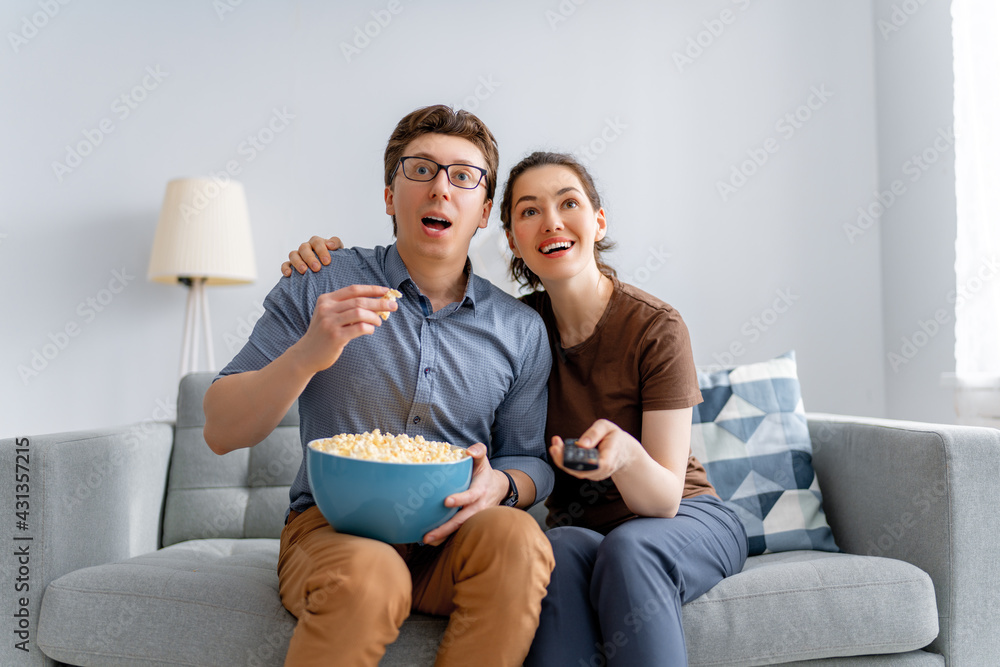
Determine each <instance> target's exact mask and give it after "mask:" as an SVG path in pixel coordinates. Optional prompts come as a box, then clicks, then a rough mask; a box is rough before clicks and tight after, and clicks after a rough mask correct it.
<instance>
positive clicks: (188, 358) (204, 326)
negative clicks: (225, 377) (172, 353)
mask: <svg viewBox="0 0 1000 667" xmlns="http://www.w3.org/2000/svg"><path fill="white" fill-rule="evenodd" d="M177 280H178V281H179V282H181V283H183V284H184V285H186V286H187V288H188V298H187V309H186V310H185V312H184V345H183V347H182V348H181V377H184V376H185V375H187V374H188V373H193V372H194V371H196V370H198V361H199V352H200V350H199V349H198V337H199V334H203V335H204V339H205V356H206V357H207V361H208V369H207V370H217V369H216V368H215V351H214V349H213V347H212V322H211V320H210V319H209V317H208V297H207V296H206V295H205V281H206V280H208V279H207V278H178V279H177Z"/></svg>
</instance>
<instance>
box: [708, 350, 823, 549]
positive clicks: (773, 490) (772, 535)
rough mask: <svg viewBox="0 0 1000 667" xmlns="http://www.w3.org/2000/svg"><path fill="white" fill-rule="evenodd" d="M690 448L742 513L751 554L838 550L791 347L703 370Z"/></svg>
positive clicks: (721, 492)
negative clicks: (758, 358) (751, 360)
mask: <svg viewBox="0 0 1000 667" xmlns="http://www.w3.org/2000/svg"><path fill="white" fill-rule="evenodd" d="M698 385H699V386H700V387H701V395H702V397H703V398H704V399H705V400H704V402H703V403H701V404H700V405H696V406H694V418H693V425H692V429H691V452H692V453H693V454H694V455H695V457H697V459H698V460H699V461H701V463H702V464H703V465H704V466H705V470H706V471H707V472H708V481H710V482H711V483H712V486H714V487H715V490H716V491H717V492H718V494H719V497H721V498H722V500H724V501H725V502H726V504H727V505H729V507H731V508H732V509H733V510H734V511H735V512H736V513H737V514H738V515H739V517H740V518H741V519H742V520H743V524H744V526H746V530H747V537H748V538H749V539H750V555H751V556H753V555H756V554H762V553H773V552H777V551H792V550H796V549H812V550H817V551H840V549H838V548H837V545H836V543H835V542H834V541H833V533H832V532H831V531H830V526H829V525H828V524H827V522H826V514H825V513H824V512H823V496H822V494H821V493H820V490H819V483H818V482H817V480H816V475H815V473H814V472H813V467H812V443H811V441H810V439H809V428H808V426H807V424H806V414H805V410H804V409H803V407H802V394H801V391H800V389H799V379H798V372H797V367H796V365H795V352H794V350H793V351H791V352H788V353H786V354H783V355H782V356H780V357H778V358H776V359H772V360H770V361H765V362H761V363H757V364H746V365H743V366H736V367H735V368H731V369H726V370H721V371H713V372H706V371H702V370H699V371H698Z"/></svg>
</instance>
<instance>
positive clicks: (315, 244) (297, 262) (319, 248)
mask: <svg viewBox="0 0 1000 667" xmlns="http://www.w3.org/2000/svg"><path fill="white" fill-rule="evenodd" d="M343 247H344V243H343V242H342V241H341V240H340V239H339V238H338V237H336V236H331V237H330V238H328V239H324V238H321V237H319V236H314V237H312V238H311V239H309V242H308V243H303V244H302V245H300V246H299V249H298V250H293V251H291V252H290V253H288V261H287V262H285V263H283V264H282V265H281V273H282V275H284V276H285V277H288V276H290V275H292V268H293V267H294V268H295V270H296V271H298V272H299V273H302V274H304V273H305V272H306V271H307V270H312V271H313V272H316V271H319V268H320V263H321V262H322V264H323V266H327V265H328V264H329V263H330V251H331V250H340V249H341V248H343ZM307 265H308V269H307Z"/></svg>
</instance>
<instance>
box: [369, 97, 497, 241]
mask: <svg viewBox="0 0 1000 667" xmlns="http://www.w3.org/2000/svg"><path fill="white" fill-rule="evenodd" d="M431 133H433V134H447V135H451V136H455V137H462V138H463V139H468V140H469V141H471V142H472V144H473V145H475V147H476V148H478V149H479V150H480V151H481V152H482V154H483V157H484V158H486V199H487V200H492V199H493V194H494V192H495V191H496V187H497V169H498V168H499V163H500V152H499V150H498V149H497V140H496V138H495V137H494V136H493V133H492V132H490V128H488V127H486V123H484V122H483V121H481V120H479V118H478V117H477V116H476V115H475V114H472V113H469V112H468V111H465V110H464V109H459V110H458V111H455V110H453V109H452V108H451V107H449V106H445V105H443V104H436V105H434V106H429V107H422V108H420V109H417V110H416V111H412V112H410V113H408V114H407V115H406V116H404V117H403V119H402V120H400V121H399V123H398V124H397V125H396V129H395V130H393V131H392V136H390V137H389V143H387V144H386V146H385V185H386V187H389V185H390V184H389V178H390V177H391V176H392V172H393V171H394V170H395V169H396V165H397V164H399V160H400V158H402V157H403V151H405V150H406V147H407V146H408V145H409V143H410V142H411V141H413V140H414V139H416V138H417V137H420V136H422V135H425V134H431ZM397 173H399V172H397ZM400 176H401V174H400ZM392 235H393V236H395V235H396V216H392Z"/></svg>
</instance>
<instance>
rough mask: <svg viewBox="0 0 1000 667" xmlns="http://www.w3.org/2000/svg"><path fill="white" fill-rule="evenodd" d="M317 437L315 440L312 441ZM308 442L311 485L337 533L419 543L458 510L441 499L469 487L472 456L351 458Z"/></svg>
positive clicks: (308, 468)
mask: <svg viewBox="0 0 1000 667" xmlns="http://www.w3.org/2000/svg"><path fill="white" fill-rule="evenodd" d="M313 442H317V441H313ZM312 444H313V443H312V442H310V443H309V446H308V447H306V461H307V462H306V466H307V470H308V475H309V486H310V488H311V489H312V494H313V498H314V499H315V500H316V505H317V506H318V507H319V511H320V512H322V513H323V516H324V517H325V518H326V520H327V521H329V522H330V525H331V526H333V528H334V529H335V530H336V531H337V532H339V533H348V534H350V535H359V536H361V537H370V538H372V539H375V540H381V541H383V542H388V543H389V544H407V543H409V542H420V541H421V540H422V539H423V537H424V535H426V534H427V531H429V530H432V529H434V528H437V527H438V526H440V525H441V524H443V523H444V522H445V521H447V520H448V519H450V518H451V517H452V516H454V515H455V513H456V512H458V508H457V507H445V506H444V499H445V498H447V497H448V496H450V495H452V494H453V493H460V492H462V491H466V490H468V488H469V484H470V483H471V482H472V457H471V456H468V457H465V458H463V459H460V460H458V461H449V462H447V463H395V462H386V461H369V460H364V459H355V458H351V457H347V456H340V455H338V454H331V453H329V452H322V451H319V450H317V449H313V447H312Z"/></svg>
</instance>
